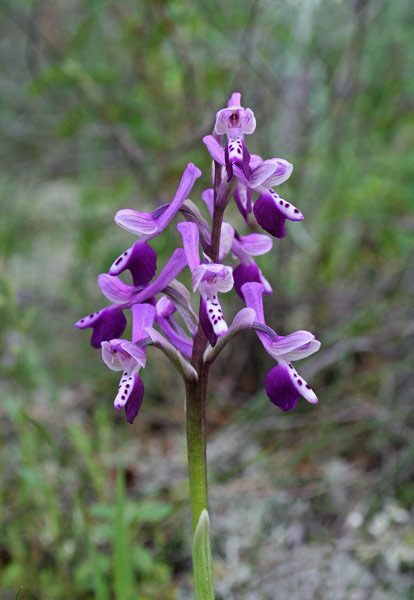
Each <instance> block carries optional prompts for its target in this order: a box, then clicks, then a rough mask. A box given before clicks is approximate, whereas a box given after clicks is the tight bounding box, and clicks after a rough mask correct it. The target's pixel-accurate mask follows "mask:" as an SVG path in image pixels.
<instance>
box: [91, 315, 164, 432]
mask: <svg viewBox="0 0 414 600" xmlns="http://www.w3.org/2000/svg"><path fill="white" fill-rule="evenodd" d="M154 317H155V308H154V306H151V305H150V304H135V305H134V306H133V307H132V342H129V341H128V340H121V339H113V340H111V341H105V342H102V359H103V361H104V363H105V364H106V365H107V366H108V367H109V368H110V369H111V370H112V371H122V376H121V381H120V383H119V386H118V393H117V395H116V397H115V401H114V406H115V408H116V409H117V410H119V409H121V408H122V407H125V413H126V418H127V421H128V423H133V422H134V419H135V417H136V416H137V414H138V411H139V409H140V407H141V404H142V400H143V397H144V384H143V383H142V381H141V379H140V377H139V375H138V373H139V370H140V369H141V368H142V367H145V362H146V355H145V349H144V348H142V347H140V346H137V342H139V341H141V340H142V339H143V338H145V337H148V335H147V333H146V331H145V329H146V328H147V327H151V326H152V324H153V322H154Z"/></svg>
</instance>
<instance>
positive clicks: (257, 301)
mask: <svg viewBox="0 0 414 600" xmlns="http://www.w3.org/2000/svg"><path fill="white" fill-rule="evenodd" d="M263 291H264V290H263V286H262V285H261V284H260V283H255V282H251V283H245V284H244V285H243V286H242V287H241V292H242V294H243V296H244V301H245V302H246V306H248V307H249V308H253V310H254V311H255V312H256V321H257V322H258V323H261V324H262V325H265V318H264V312H263ZM266 338H267V336H266ZM269 341H270V340H269Z"/></svg>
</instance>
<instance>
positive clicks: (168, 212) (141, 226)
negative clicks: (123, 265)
mask: <svg viewBox="0 0 414 600" xmlns="http://www.w3.org/2000/svg"><path fill="white" fill-rule="evenodd" d="M200 175H201V171H200V169H198V168H197V167H196V166H195V165H194V164H193V163H189V164H188V165H187V168H186V170H185V171H184V174H183V176H182V178H181V181H180V185H179V186H178V189H177V192H176V194H175V196H174V199H173V201H172V202H170V203H169V204H163V205H162V206H159V207H158V208H156V209H155V210H154V211H153V212H151V213H143V212H138V211H136V210H132V209H129V208H125V209H122V210H119V211H118V212H117V213H116V215H115V223H117V224H118V225H119V226H120V227H123V228H124V229H126V230H127V231H130V232H131V233H135V235H138V236H139V238H140V240H141V241H145V240H151V239H152V238H154V237H156V236H157V235H159V234H160V233H161V232H162V231H164V229H165V228H166V227H167V225H168V224H169V223H170V221H171V220H172V218H173V217H174V215H175V214H176V212H177V211H178V210H180V208H181V207H182V205H183V203H184V202H185V200H186V198H187V196H188V194H189V193H190V192H191V190H192V188H193V185H194V182H195V181H196V179H197V178H198V177H200ZM115 262H116V261H115Z"/></svg>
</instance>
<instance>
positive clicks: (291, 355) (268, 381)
mask: <svg viewBox="0 0 414 600" xmlns="http://www.w3.org/2000/svg"><path fill="white" fill-rule="evenodd" d="M242 293H243V296H244V298H245V301H246V305H247V306H248V307H249V308H253V309H254V310H255V311H256V320H257V322H258V323H259V325H261V326H263V328H262V330H260V329H259V330H257V331H256V333H257V335H258V337H259V338H260V341H261V342H262V344H263V346H264V347H265V349H266V351H267V352H268V353H269V354H270V356H272V357H273V358H274V359H275V360H276V361H277V363H278V364H277V365H276V367H273V369H271V370H270V371H269V373H268V374H267V375H266V378H265V388H266V393H267V395H268V397H269V399H270V401H271V402H273V404H275V405H276V406H278V407H279V408H280V409H281V410H282V411H284V412H287V411H289V410H292V409H294V408H296V405H297V403H298V400H299V397H300V396H303V397H304V398H305V400H307V401H308V402H310V403H311V404H316V403H317V402H318V398H317V397H316V394H315V392H314V391H313V390H312V389H311V387H310V386H309V385H308V384H307V383H306V381H305V380H304V379H303V377H301V376H300V375H299V374H298V372H297V371H296V369H295V368H294V366H293V365H292V363H291V361H293V360H299V359H301V358H305V357H306V356H310V355H311V354H313V353H314V352H317V350H319V348H320V342H319V341H318V340H316V339H315V336H314V335H313V334H312V333H310V332H309V331H295V332H294V333H291V334H290V335H286V336H279V335H277V334H276V333H275V332H274V331H273V329H271V328H270V327H268V326H267V325H266V323H265V318H264V312H263V297H262V295H263V286H262V285H261V284H259V283H245V284H244V285H243V287H242Z"/></svg>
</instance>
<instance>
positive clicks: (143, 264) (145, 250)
mask: <svg viewBox="0 0 414 600" xmlns="http://www.w3.org/2000/svg"><path fill="white" fill-rule="evenodd" d="M126 269H128V270H129V271H130V272H131V275H132V280H133V282H134V286H135V287H137V286H139V285H144V286H145V285H147V284H148V283H149V282H150V281H151V279H152V278H153V277H154V275H155V271H156V270H157V253H156V252H155V250H153V249H152V248H151V246H149V245H148V244H147V243H146V242H140V241H138V242H135V244H134V245H133V246H131V248H129V249H128V250H126V251H125V252H124V253H123V254H121V256H120V257H119V258H117V259H116V261H115V262H114V263H113V265H112V266H111V268H110V269H109V274H110V275H119V274H120V273H123V272H124V271H125V270H126Z"/></svg>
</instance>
